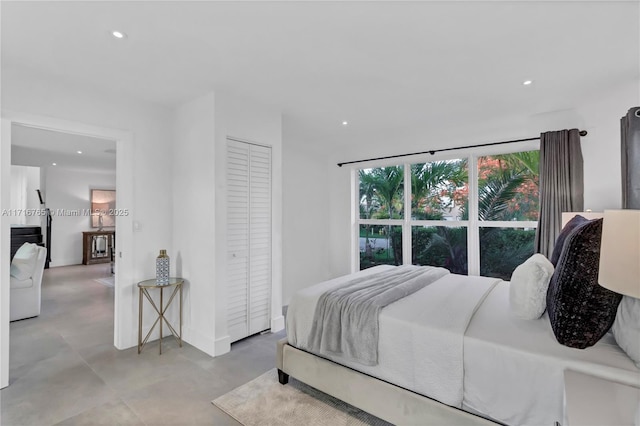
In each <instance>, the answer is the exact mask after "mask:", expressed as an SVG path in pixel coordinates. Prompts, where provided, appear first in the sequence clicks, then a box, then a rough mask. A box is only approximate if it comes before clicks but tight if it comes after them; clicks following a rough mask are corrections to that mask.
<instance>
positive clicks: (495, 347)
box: [463, 282, 640, 425]
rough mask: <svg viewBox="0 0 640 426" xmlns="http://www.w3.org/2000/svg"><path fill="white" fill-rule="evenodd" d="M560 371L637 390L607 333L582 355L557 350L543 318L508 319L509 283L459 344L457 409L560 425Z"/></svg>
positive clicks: (634, 371) (637, 381)
mask: <svg viewBox="0 0 640 426" xmlns="http://www.w3.org/2000/svg"><path fill="white" fill-rule="evenodd" d="M565 369H571V370H575V371H580V372H584V373H587V374H591V375H595V376H600V377H603V378H607V379H610V380H615V381H617V382H621V383H625V384H630V385H634V386H640V370H638V368H636V366H635V365H634V363H633V362H632V361H631V359H630V358H629V357H628V356H627V355H626V354H625V353H624V352H623V351H622V349H620V347H618V345H617V344H616V343H615V340H614V339H613V336H612V335H611V334H610V333H608V334H607V335H605V337H604V338H602V339H601V340H600V341H599V342H598V343H597V344H595V345H594V346H592V347H590V348H587V349H573V348H569V347H566V346H563V345H561V344H559V343H558V342H557V341H556V339H555V336H554V335H553V331H552V329H551V324H550V322H549V318H548V317H547V315H546V314H545V315H544V316H543V317H542V318H540V319H538V320H522V319H518V318H516V317H514V316H512V315H511V313H510V309H509V283H508V282H501V283H500V284H498V285H497V286H496V287H495V288H494V289H493V290H492V292H491V294H489V295H488V296H487V298H486V299H485V300H484V302H483V304H482V306H480V308H478V310H477V311H476V314H475V315H474V317H473V320H472V321H471V324H470V325H469V327H468V329H467V333H466V335H465V338H464V403H463V408H465V409H467V410H468V411H473V412H480V413H482V414H484V415H486V416H489V417H491V418H494V419H496V420H499V421H501V422H504V423H507V424H513V425H553V424H554V422H555V421H558V422H560V423H562V420H563V394H564V378H563V374H564V370H565Z"/></svg>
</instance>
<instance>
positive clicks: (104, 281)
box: [94, 277, 116, 287]
mask: <svg viewBox="0 0 640 426" xmlns="http://www.w3.org/2000/svg"><path fill="white" fill-rule="evenodd" d="M94 281H95V282H98V283H100V284H102V285H104V286H107V287H113V286H114V285H115V281H116V279H115V277H108V278H96V279H95V280H94Z"/></svg>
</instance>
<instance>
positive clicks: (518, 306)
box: [509, 253, 554, 319]
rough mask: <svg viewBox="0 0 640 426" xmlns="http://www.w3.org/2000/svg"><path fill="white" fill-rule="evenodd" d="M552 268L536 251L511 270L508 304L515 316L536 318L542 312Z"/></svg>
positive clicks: (544, 307) (545, 302) (545, 303)
mask: <svg viewBox="0 0 640 426" xmlns="http://www.w3.org/2000/svg"><path fill="white" fill-rule="evenodd" d="M553 269H554V268H553V264H552V263H551V262H549V260H548V259H547V258H546V257H544V255H542V254H539V253H536V254H534V255H533V256H531V257H530V258H529V259H527V260H526V261H525V262H524V263H523V264H522V265H520V266H518V267H517V268H516V269H515V271H513V274H512V275H511V284H510V286H509V306H510V307H511V312H513V314H514V315H515V316H516V317H518V318H522V319H538V318H540V317H541V316H542V314H544V311H545V309H546V308H547V289H548V288H549V281H551V276H552V275H553Z"/></svg>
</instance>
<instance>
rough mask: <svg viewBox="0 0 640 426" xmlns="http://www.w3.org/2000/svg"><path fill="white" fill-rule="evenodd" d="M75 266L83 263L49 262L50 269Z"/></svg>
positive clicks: (71, 261)
mask: <svg viewBox="0 0 640 426" xmlns="http://www.w3.org/2000/svg"><path fill="white" fill-rule="evenodd" d="M74 265H82V261H80V262H78V261H77V260H76V259H63V260H53V259H52V260H51V262H49V267H50V268H57V267H59V266H74Z"/></svg>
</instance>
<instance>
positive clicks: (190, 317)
mask: <svg viewBox="0 0 640 426" xmlns="http://www.w3.org/2000/svg"><path fill="white" fill-rule="evenodd" d="M228 136H231V137H235V138H239V139H242V140H247V141H252V142H257V143H261V144H264V145H270V146H271V147H272V156H273V175H272V179H273V183H272V193H273V228H272V236H273V272H272V280H273V283H272V324H271V326H272V330H273V331H277V330H280V329H282V328H283V326H284V321H283V318H282V316H281V310H282V303H281V300H282V294H281V293H282V254H281V253H282V248H281V246H282V237H281V235H282V125H281V114H280V111H279V110H277V109H274V108H271V107H269V106H263V105H258V104H256V103H254V102H253V101H251V100H249V99H243V98H241V97H238V96H234V95H231V94H227V93H220V92H216V93H215V94H214V93H210V94H207V95H205V96H202V97H200V98H198V99H195V100H193V101H191V102H188V103H185V104H183V105H181V106H180V107H179V108H177V109H176V112H175V126H174V139H175V143H174V147H173V165H174V167H173V174H174V182H173V194H174V195H173V196H174V210H173V227H174V253H175V257H176V258H177V260H176V264H177V266H176V268H177V269H178V270H179V271H180V273H182V274H183V275H184V276H186V277H188V279H189V285H188V286H187V297H186V301H185V305H184V306H185V340H186V341H187V342H189V343H191V344H192V345H194V346H196V347H197V348H199V349H201V350H202V351H204V352H206V353H208V354H210V355H213V356H216V355H221V354H223V353H226V352H228V351H229V350H230V339H229V335H228V331H227V301H226V253H227V252H226V217H227V213H226V199H225V193H226V164H225V158H226V143H227V137H228Z"/></svg>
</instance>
